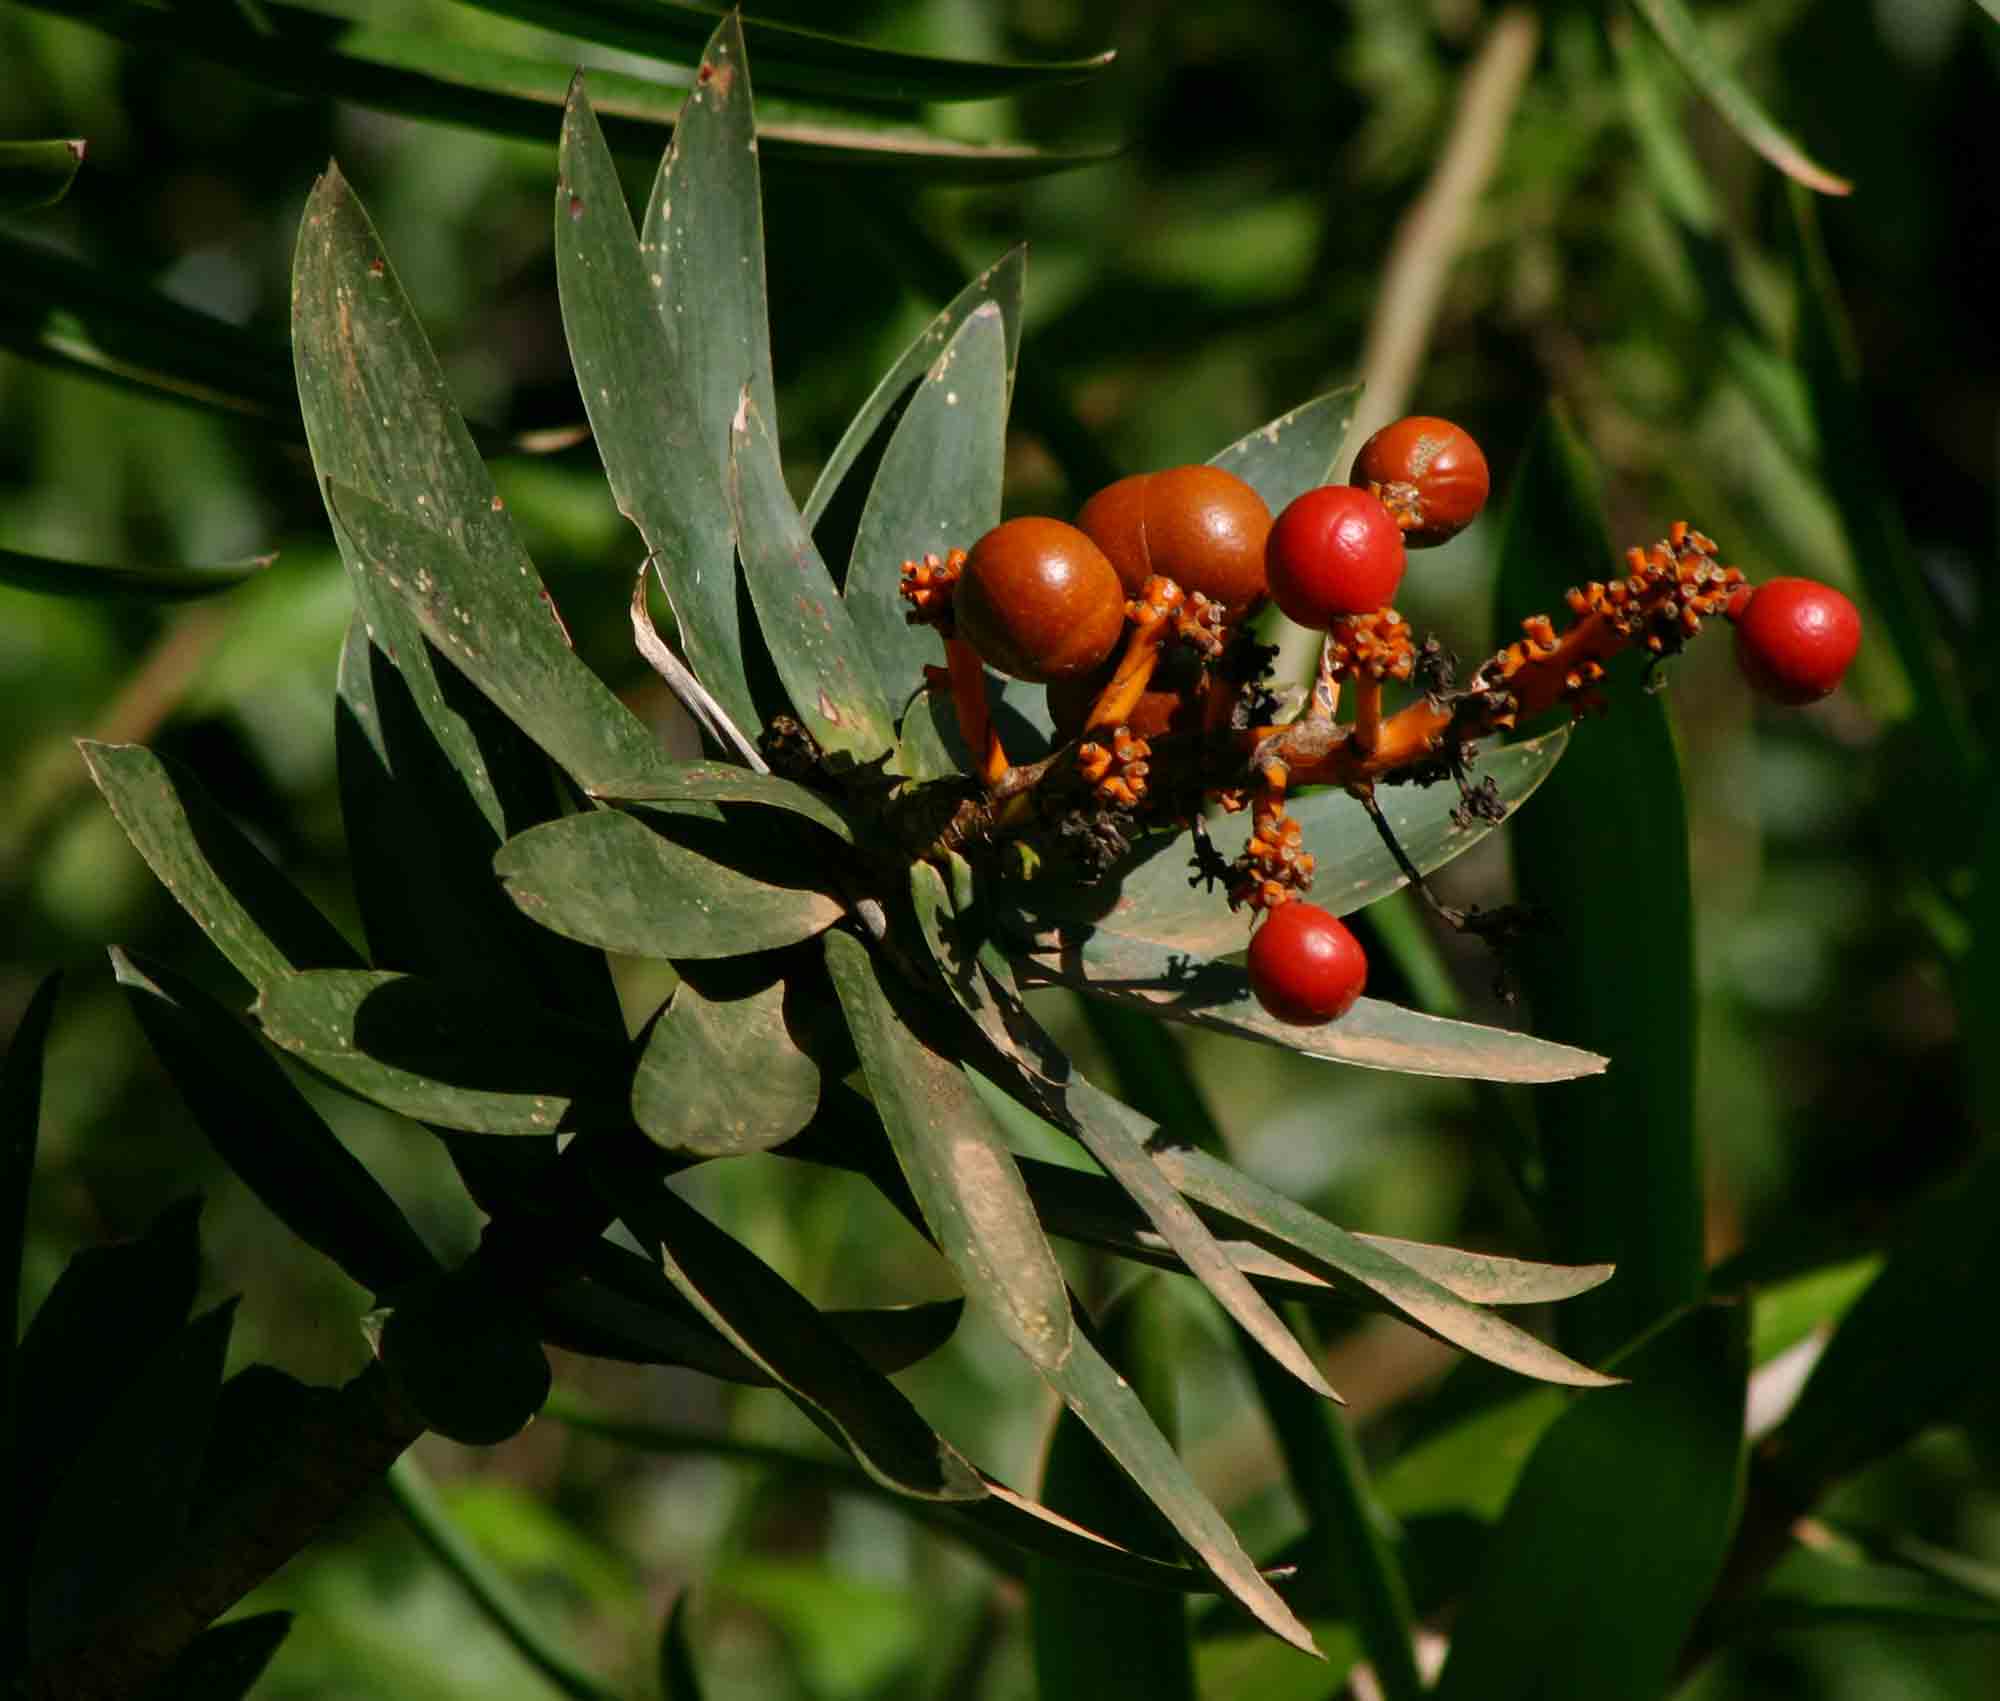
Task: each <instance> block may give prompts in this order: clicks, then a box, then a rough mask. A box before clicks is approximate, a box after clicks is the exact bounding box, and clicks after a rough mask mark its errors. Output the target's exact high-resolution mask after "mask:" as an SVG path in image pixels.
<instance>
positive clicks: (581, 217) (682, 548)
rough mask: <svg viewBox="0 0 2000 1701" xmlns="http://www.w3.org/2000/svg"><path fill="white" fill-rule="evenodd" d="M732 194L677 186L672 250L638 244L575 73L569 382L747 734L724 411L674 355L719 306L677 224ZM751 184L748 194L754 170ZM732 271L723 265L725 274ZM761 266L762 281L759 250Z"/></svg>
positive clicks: (720, 697) (569, 153)
mask: <svg viewBox="0 0 2000 1701" xmlns="http://www.w3.org/2000/svg"><path fill="white" fill-rule="evenodd" d="M690 98H691V100H693V99H695V97H690ZM699 110H700V108H699V106H697V108H696V111H699ZM691 116H692V114H691ZM699 146H700V140H699V135H698V132H697V130H696V129H695V128H693V127H689V128H687V129H686V130H684V131H683V133H682V134H680V135H679V136H678V137H677V138H676V142H675V155H676V156H678V155H679V154H680V153H681V152H682V151H683V150H696V149H698V148H699ZM667 169H668V171H669V172H670V173H673V174H675V175H676V176H685V175H686V174H687V171H688V169H689V168H688V166H687V165H685V164H682V165H676V164H675V163H674V156H670V159H669V163H668V167H667ZM732 189H733V190H734V192H736V193H742V192H744V186H738V185H733V184H732V183H730V182H729V181H728V180H727V179H726V178H725V179H724V181H722V182H719V183H716V184H713V185H710V184H701V185H697V184H693V183H689V184H686V185H685V186H684V187H683V189H682V195H683V200H682V227H681V233H680V243H679V246H678V247H677V249H676V250H675V251H674V252H673V254H672V257H671V259H669V258H668V257H667V256H665V255H662V254H661V253H660V252H659V251H658V249H657V247H656V246H655V244H654V243H653V242H652V240H651V239H650V238H649V240H648V243H647V246H646V247H645V248H643V249H642V248H641V247H640V244H639V237H638V234H637V232H636V231H635V230H634V229H633V226H632V215H631V212H630V211H629V210H628V209H627V207H626V205H625V192H624V189H623V188H622V187H621V185H620V183H619V180H618V172H617V168H616V167H615V166H614V165H613V164H612V161H611V153H610V150H609V149H608V148H607V147H606V146H605V142H604V135H603V132H602V130H601V129H600V128H599V127H598V123H597V116H596V114H595V113H594V112H593V111H592V110H591V105H590V99H589V96H588V95H587V94H586V93H585V92H584V84H583V78H582V76H581V75H580V74H579V76H578V78H577V80H576V82H575V83H574V84H573V85H572V86H571V89H570V97H569V102H568V105H567V106H566V107H565V109H564V112H563V125H562V151H561V154H560V158H559V163H558V175H557V179H556V208H555V240H556V282H557V286H558V289H559V292H560V294H561V297H562V310H563V328H564V331H565V332H566V333H567V335H568V337H569V348H570V358H571V359H572V360H573V361H574V362H575V364H576V379H577V388H578V389H579V390H581V391H582V392H583V400H584V407H585V409H586V411H588V413H589V415H590V422H591V427H592V432H593V435H594V436H595V437H596V439H597V452H598V454H599V455H600V456H602V457H603V460H604V470H605V473H606V475H607V476H608V477H609V479H610V481H611V493H612V495H613V496H614V497H615V498H616V499H617V502H618V508H619V512H621V513H622V514H624V515H625V517H626V518H627V519H629V520H630V521H631V522H632V523H633V525H635V526H636V527H638V529H639V535H640V536H641V537H642V538H644V539H645V542H646V551H647V554H648V555H649V556H650V558H651V560H652V563H653V567H654V570H655V571H656V572H657V573H658V575H659V579H660V584H661V587H662V588H663V589H664V590H665V592H666V595H667V601H668V603H669V604H670V605H671V606H672V608H673V611H674V618H675V620H676V621H678V622H679V625H680V633H681V642H682V644H683V645H684V646H685V649H686V652H687V658H688V660H689V662H690V663H691V664H692V665H693V668H694V671H695V674H696V675H697V677H699V678H700V680H701V682H702V684H703V685H704V686H706V687H707V689H708V691H709V692H710V693H711V694H712V695H713V696H714V697H715V698H716V700H717V701H718V702H719V703H720V704H721V706H722V709H723V711H724V713H726V714H727V715H728V716H729V717H730V719H731V720H732V721H734V722H735V724H736V725H737V727H738V729H739V730H741V731H744V732H746V733H751V734H754V733H755V732H756V730H757V728H758V725H759V717H758V715H757V710H756V705H755V704H754V703H753V702H752V700H751V696H750V686H749V682H748V679H747V677H746V675H745V673H744V668H743V646H742V637H741V635H740V634H739V632H738V630H737V614H736V600H737V599H736V559H735V535H734V528H733V527H732V525H731V522H730V515H729V498H728V494H727V486H726V483H725V473H726V470H727V454H728V441H729V439H728V427H729V414H728V412H727V408H726V405H725V409H724V411H722V412H721V414H720V417H709V416H708V415H706V414H705V413H704V412H703V408H702V397H701V393H700V391H699V389H698V387H697V384H696V372H697V362H698V361H700V360H701V358H702V357H701V356H700V355H699V354H698V353H697V354H690V355H689V356H688V357H686V358H683V356H682V352H681V351H682V349H683V348H690V349H698V348H699V339H700V337H701V336H702V334H703V332H704V330H705V329H707V328H708V327H707V325H706V317H707V316H708V315H710V314H714V313H716V312H717V311H718V307H717V305H716V304H715V303H714V302H713V301H711V299H710V296H709V294H708V292H707V291H706V290H704V288H703V284H704V281H705V277H704V274H705V273H706V274H710V275H709V276H708V277H707V278H706V281H707V282H709V283H710V284H712V282H713V278H712V273H713V271H714V268H715V267H716V266H717V265H718V264H719V260H718V259H717V257H716V256H715V254H714V253H712V252H710V251H708V250H692V249H690V247H689V243H690V241H691V240H692V239H691V238H689V237H688V236H687V235H686V234H685V233H686V231H688V230H694V231H701V230H703V229H704V228H705V227H704V225H703V224H702V223H701V210H702V209H703V208H704V206H705V204H706V203H710V202H715V203H720V205H717V206H715V207H713V208H710V209H709V213H710V216H718V215H720V213H721V212H722V210H723V208H724V207H725V206H727V205H728V197H729V195H730V194H731V192H732ZM747 192H748V193H749V194H750V195H752V196H753V197H754V196H755V194H756V181H755V171H754V168H752V169H751V171H750V178H749V182H748V184H747ZM758 240H759V242H760V244H761V240H762V233H761V229H760V230H759V232H758ZM741 269H742V268H741V267H740V266H734V265H733V266H732V271H731V278H730V281H731V282H732V283H733V282H734V275H733V274H734V272H735V271H737V270H741ZM683 271H686V272H688V273H690V274H692V275H688V276H683V275H682V274H683ZM758 272H759V278H758V283H759V287H760V288H761V284H762V248H761V246H760V247H759V249H758ZM690 309H691V310H692V311H693V312H694V314H695V316H696V320H695V323H694V325H692V326H690V327H687V328H686V329H685V331H683V327H682V324H681V322H680V321H681V320H682V319H684V318H685V317H686V315H687V313H688V312H689V310H690ZM760 323H761V322H760Z"/></svg>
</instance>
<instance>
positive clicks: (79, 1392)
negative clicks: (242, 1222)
mask: <svg viewBox="0 0 2000 1701" xmlns="http://www.w3.org/2000/svg"><path fill="white" fill-rule="evenodd" d="M10 1061H11V1059H10ZM9 1075H10V1079H12V1078H13V1072H12V1070H11V1069H10V1071H9ZM200 1214H201V1201H200V1200H199V1199H185V1200H183V1201H181V1202H180V1203H179V1204H177V1205H171V1206H169V1207H168V1208H167V1209H166V1210H164V1211H162V1212H161V1213H160V1215H159V1216H158V1217H157V1218H155V1219H154V1221H153V1223H152V1226H151V1227H150V1228H148V1229H147V1231H146V1234H145V1236H144V1238H143V1239H140V1240H137V1241H131V1242H127V1243H125V1244H122V1245H113V1246H98V1247H88V1248H86V1249H85V1250H84V1251H82V1252H79V1253H77V1254H76V1256H75V1257H73V1258H72V1259H70V1261H69V1263H68V1264H67V1265H65V1266H64V1268H63V1272H62V1274H61V1275H60V1276H58V1277H57V1278H56V1283H55V1286H54V1287H53V1288H51V1289H50V1290H49V1294H48V1297H47V1298H46V1299H44V1300H43V1301H42V1306H41V1309H40V1310H39V1311H37V1312H36V1313H35V1316H34V1319H33V1320H32V1321H31V1322H30V1323H29V1325H28V1328H27V1332H26V1333H25V1334H24V1335H23V1336H22V1337H21V1344H20V1347H19V1349H18V1351H17V1352H16V1354H15V1357H14V1370H15V1375H14V1384H15V1387H16V1388H18V1389H21V1390H23V1391H24V1398H23V1402H22V1403H21V1404H20V1405H19V1406H17V1407H16V1409H15V1413H14V1426H15V1427H14V1449H13V1454H12V1457H11V1459H10V1460H9V1461H8V1464H9V1469H10V1472H11V1474H12V1477H13V1515H14V1523H13V1525H12V1527H13V1528H14V1529H16V1530H20V1531H25V1532H29V1533H30V1534H32V1532H33V1531H35V1530H36V1529H37V1528H39V1527H40V1525H41V1522H42V1514H43V1512H44V1510H45V1509H46V1507H47V1504H48V1497H49V1494H50V1492H51V1491H52V1489H53V1488H54V1486H55V1484H56V1482H57V1481H58V1480H60V1478H61V1477H62V1475H63V1472H64V1469H65V1467H66V1466H67V1465H68V1464H69V1463H70V1461H71V1460H72V1459H73V1458H74V1457H75V1455H76V1453H77V1451H78V1450H79V1449H80V1448H81V1447H83V1446H84V1445H86V1444H87V1443H88V1442H89V1440H90V1439H91V1437H92V1436H93V1435H94V1434H95V1433H96V1431H97V1429H98V1427H99V1425H101V1424H102V1423H104V1422H105V1421H106V1418H107V1415H108V1414H109V1413H111V1412H113V1411H115V1410H116V1409H117V1408H118V1406H119V1402H120V1400H121V1398H122V1396H123V1394H124V1391H125V1389H126V1387H127V1385H128V1384H129V1383H130V1382H131V1379H132V1377H133V1375H134V1373H135V1372H136V1370H137V1368H138V1367H139V1366H141V1365H143V1364H145V1363H147V1362H148V1361H149V1360H150V1359H152V1358H153V1356H154V1355H155V1354H157V1353H159V1352H161V1351H163V1350H164V1349H165V1348H166V1347H167V1345H168V1344H169V1343H170V1342H172V1341H173V1340H174V1339H175V1338H176V1337H177V1336H178V1334H179V1332H180V1330H181V1329H182V1327H183V1326H184V1324H185V1323H186V1320H187V1314H188V1307H189V1306H191V1305H192V1304H193V1303H194V1295H195V1286H196V1283H197V1282H198V1281H199V1279H200V1275H201V1248H200V1244H199V1239H198V1234H197V1229H196V1223H197V1220H198V1218H199V1216H200ZM28 1390H32V1397H27V1395H26V1391H28ZM24 1539H25V1538H24ZM16 1604H17V1605H18V1604H19V1603H18V1597H17V1602H16Z"/></svg>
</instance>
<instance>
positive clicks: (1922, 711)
mask: <svg viewBox="0 0 2000 1701" xmlns="http://www.w3.org/2000/svg"><path fill="white" fill-rule="evenodd" d="M1791 213H1792V218H1791V228H1790V235H1791V240H1792V265H1793V270H1794V272H1795V274H1796V277H1797V282H1798V297H1799V306H1798V329H1797V333H1796V347H1795V351H1794V355H1795V359H1796V360H1797V363H1798V367H1799V370H1800V372H1801V373H1802V374H1803V375H1804V378H1805V382H1806V388H1807V391H1808V394H1809V396H1810V400H1811V410H1812V421H1813V426H1814V431H1815V435H1816V436H1817V438H1818V444H1817V447H1818V457H1817V460H1818V470H1819V476H1820V482H1821V484H1822V485H1823V486H1824V487H1825V490H1826V494H1827V498H1828V500H1829V501H1831V502H1832V504H1833V506H1834V510H1835V512H1837V513H1838V514H1839V516H1840V525H1841V530H1842V532H1843V533H1844V534H1845V536H1846V540H1847V548H1848V553H1849V555H1850V556H1851V557H1852V558H1853V561H1854V567H1855V572H1856V573H1857V575H1858V576H1859V578H1860V581H1861V587H1862V590H1863V591H1864V593H1865V595H1866V597H1867V600H1868V603H1869V605H1870V606H1871V607H1872V608H1873V609H1874V610H1875V611H1877V612H1878V613H1879V614H1880V615H1881V617H1882V625H1883V626H1884V627H1885V628H1886V629H1887V632H1888V635H1889V641H1890V643H1891V644H1892V645H1893V646H1894V648H1895V652H1896V659H1897V661H1898V662H1899V663H1900V664H1901V667H1902V672H1903V674H1904V676H1905V677H1906V678H1907V679H1908V681H1909V684H1910V690H1911V692H1912V694H1913V695H1914V697H1915V700H1916V715H1915V719H1916V722H1917V725H1918V727H1919V728H1920V729H1921V736H1920V737H1918V738H1917V739H1916V740H1914V741H1913V748H1914V749H1915V751H1916V752H1917V753H1918V754H1917V760H1919V761H1920V762H1925V763H1927V764H1929V765H1931V766H1933V767H1934V768H1936V769H1941V770H1942V773H1941V774H1940V775H1939V776H1938V778H1939V780H1940V781H1941V785H1939V786H1938V787H1936V788H1932V787H1916V788H1912V793H1913V795H1912V798H1911V802H1912V805H1913V806H1914V807H1916V808H1918V809H1930V808H1936V809H1938V810H1939V811H1941V812H1940V813H1938V814H1937V815H1935V816H1934V817H1932V819H1934V820H1935V821H1936V822H1937V823H1938V824H1939V826H1940V827H1942V826H1943V825H1944V824H1945V822H1946V819H1947V814H1948V815H1949V819H1950V822H1951V824H1952V826H1953V827H1954V829H1955V827H1956V823H1957V820H1958V817H1957V813H1956V810H1955V807H1954V806H1953V805H1952V804H1951V803H1949V802H1947V801H1943V800H1944V799H1947V798H1949V797H1950V796H1952V795H1953V794H1955V793H1957V792H1959V791H1965V792H1967V793H1970V792H1973V791H1976V790H1980V789H1982V787H1981V781H1980V775H1981V773H1982V771H1983V767H1984V757H1985V753H1984V750H1983V748H1982V746H1981V744H1980V741H1979V739H1978V736H1977V734H1976V733H1975V732H1974V730H1973V727H1972V722H1971V719H1970V717H1969V716H1968V714H1967V712H1966V706H1965V701H1964V698H1963V696H1962V695H1961V693H1960V691H1959V689H1958V687H1957V684H1956V681H1955V678H1954V676H1953V674H1952V671H1951V670H1950V669H1949V668H1948V667H1946V666H1944V665H1943V664H1942V663H1941V660H1940V656H1941V652H1942V649H1943V646H1942V643H1941V639H1940V633H1939V629H1938V619H1937V613H1936V610H1935V607H1934V605H1933V602H1932V599H1931V594H1930V592H1929V590H1928V589H1927V588H1926V587H1925V585H1924V581H1923V574H1922V571H1921V569H1920V568H1919V567H1918V565H1917V559H1916V552H1915V551H1914V549H1913V548H1912V547H1911V544H1910V536H1909V531H1908V529H1907V528H1906V527H1905V526H1904V524H1903V518H1902V515H1901V513H1900V512H1899V511H1898V509H1897V506H1896V499H1895V497H1894V495H1893V494H1892V492H1891V489H1890V487H1889V484H1888V482H1887V480H1886V479H1885V477H1884V476H1883V475H1882V474H1881V473H1880V472H1879V471H1878V470H1877V469H1878V468H1880V467H1881V466H1882V464H1883V463H1882V458H1881V455H1880V453H1879V452H1878V449H1877V447H1876V443H1875V434H1874V431H1873V429H1872V426H1871V423H1870V419H1871V413H1872V404H1871V401H1870V399H1869V397H1868V396H1867V394H1866V393H1865V391H1864V390H1863V388H1862V383H1861V356H1860V353H1859V351H1858V349H1857V348H1856V346H1855V341H1854V332H1853V329H1852V327H1851V326H1850V325H1849V323H1848V319H1847V310H1846V308H1845V306H1844V305H1843V304H1842V301H1841V297H1840V285H1839V282H1838V280H1837V279H1836V278H1835V277H1834V275H1833V267H1832V264H1831V262H1830V261H1829V260H1828V258H1827V253H1826V248H1825V245H1824V244H1823V242H1822V241H1821V238H1820V233H1819V221H1818V218H1817V217H1816V215H1815V213H1814V210H1813V205H1812V202H1811V200H1810V199H1809V198H1808V197H1806V196H1804V195H1802V194H1798V193H1796V192H1795V193H1794V196H1793V199H1792V207H1791ZM1929 795H1936V796H1938V797H1939V799H1940V801H1939V802H1938V803H1936V804H1932V803H1930V802H1929V801H1928V796H1929ZM1952 836H1953V837H1955V836H1956V833H1955V831H1954V832H1953V834H1952Z"/></svg>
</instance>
